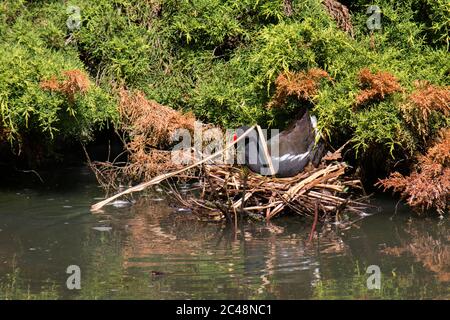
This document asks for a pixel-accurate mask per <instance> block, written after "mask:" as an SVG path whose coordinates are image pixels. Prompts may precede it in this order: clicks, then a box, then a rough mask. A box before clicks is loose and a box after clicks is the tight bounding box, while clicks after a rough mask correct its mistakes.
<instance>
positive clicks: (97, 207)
mask: <svg viewBox="0 0 450 320" xmlns="http://www.w3.org/2000/svg"><path fill="white" fill-rule="evenodd" d="M254 128H255V126H252V127H251V128H250V129H248V130H247V131H246V132H244V134H243V135H242V136H240V137H239V138H238V139H236V140H235V141H233V142H232V143H231V144H229V145H228V146H227V147H226V148H225V149H223V150H220V151H217V152H216V153H214V154H213V155H210V156H209V157H207V158H205V159H203V160H200V161H197V162H196V163H194V164H191V165H190V166H187V167H186V168H183V169H180V170H177V171H173V172H170V173H165V174H162V175H159V176H157V177H154V178H153V179H151V180H150V181H147V182H143V183H141V184H138V185H137V186H134V187H131V188H129V189H127V190H125V191H122V192H120V193H118V194H116V195H114V196H112V197H109V198H108V199H106V200H103V201H100V202H98V203H96V204H94V205H93V206H92V207H91V211H94V212H95V211H98V210H100V209H101V208H103V207H104V206H105V205H107V204H108V203H110V202H111V201H113V200H115V199H117V198H120V197H121V196H124V195H126V194H129V193H133V192H137V191H142V190H144V189H145V188H147V187H149V186H151V185H154V184H158V183H160V182H161V181H164V180H165V179H167V178H170V177H173V176H176V175H177V174H180V173H182V172H184V171H187V170H189V169H192V168H195V167H197V166H199V165H201V164H203V163H205V162H208V161H210V160H212V159H214V158H215V157H217V156H219V155H221V154H223V153H224V152H225V151H226V150H228V149H230V148H231V147H232V146H234V145H235V144H236V143H238V142H239V141H241V140H242V139H244V138H245V137H246V136H247V135H248V134H249V133H250V132H251V131H252V130H253V129H254Z"/></svg>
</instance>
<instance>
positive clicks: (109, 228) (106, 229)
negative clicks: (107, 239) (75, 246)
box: [92, 227, 112, 232]
mask: <svg viewBox="0 0 450 320" xmlns="http://www.w3.org/2000/svg"><path fill="white" fill-rule="evenodd" d="M92 229H94V230H97V231H100V232H109V231H111V230H112V228H111V227H93V228H92Z"/></svg>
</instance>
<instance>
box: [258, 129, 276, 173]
mask: <svg viewBox="0 0 450 320" xmlns="http://www.w3.org/2000/svg"><path fill="white" fill-rule="evenodd" d="M256 128H257V129H258V134H259V137H260V139H261V142H262V148H263V150H264V155H265V157H266V159H267V163H268V165H269V169H270V175H271V176H274V175H275V169H274V168H273V163H272V157H271V156H270V154H269V150H268V149H267V142H266V138H265V137H264V134H263V132H262V130H261V127H260V126H259V125H256Z"/></svg>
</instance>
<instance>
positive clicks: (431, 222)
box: [0, 168, 450, 299]
mask: <svg viewBox="0 0 450 320" xmlns="http://www.w3.org/2000/svg"><path fill="white" fill-rule="evenodd" d="M42 178H43V179H44V183H43V184H42V183H41V182H39V180H38V179H37V178H36V176H35V175H34V174H33V173H21V174H19V173H12V172H11V173H10V174H8V175H6V174H5V173H2V176H0V186H1V188H0V299H187V298H189V299H341V298H342V299H372V298H374V299H406V298H426V299H448V298H450V289H449V284H450V246H449V243H450V228H449V227H450V223H449V218H448V217H445V218H444V219H439V218H417V217H414V216H413V215H411V213H410V212H409V211H408V209H407V208H406V207H403V206H401V205H399V208H398V212H397V213H396V214H395V215H394V208H395V205H396V202H395V201H394V200H392V199H390V198H388V197H386V198H379V197H377V198H375V199H374V201H375V203H376V204H377V205H379V206H381V207H382V209H383V210H382V212H380V213H378V214H375V215H373V216H370V217H367V218H365V219H364V220H362V221H361V222H359V223H357V224H356V225H355V226H354V227H353V228H351V229H350V230H345V231H341V230H339V229H338V228H336V227H335V226H321V227H320V228H319V231H320V234H319V238H317V239H315V240H314V241H313V242H312V243H308V237H309V232H310V225H311V221H309V220H305V219H302V218H299V217H286V218H280V219H276V220H274V221H273V222H271V223H269V224H266V223H263V222H257V223H256V222H255V223H242V224H239V225H238V228H237V229H235V228H234V227H227V226H225V225H224V224H222V223H211V222H201V221H197V220H196V219H195V217H194V216H193V215H192V214H190V213H188V212H184V211H180V210H177V208H176V204H175V203H174V202H173V201H171V200H170V197H168V198H166V199H164V200H162V201H160V200H161V199H158V198H162V197H164V196H163V194H161V193H158V192H157V191H155V192H154V193H153V194H151V195H149V196H148V197H146V198H144V199H142V198H141V199H140V200H138V201H137V203H136V204H134V205H133V206H130V207H124V208H116V207H113V206H108V207H106V209H105V210H104V212H102V213H100V214H95V215H94V214H91V213H90V211H89V207H90V205H91V204H92V203H94V202H96V201H98V199H96V198H101V197H103V195H104V194H103V192H102V190H101V189H100V188H99V187H98V186H97V184H96V181H95V179H94V177H93V176H92V174H91V173H90V172H89V170H88V169H86V168H72V169H65V170H57V171H56V170H55V171H54V172H53V173H47V174H42ZM99 227H100V228H99ZM70 265H77V266H79V267H80V270H81V289H80V290H77V289H74V290H69V289H68V288H67V286H66V280H67V278H68V277H69V276H70V275H69V274H67V273H66V269H67V267H68V266H70ZM369 265H378V266H379V267H380V270H381V288H380V289H368V288H367V283H366V282H367V278H368V277H369V276H370V275H369V274H366V268H367V267H368V266H369Z"/></svg>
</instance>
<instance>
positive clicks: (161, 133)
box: [91, 88, 195, 191]
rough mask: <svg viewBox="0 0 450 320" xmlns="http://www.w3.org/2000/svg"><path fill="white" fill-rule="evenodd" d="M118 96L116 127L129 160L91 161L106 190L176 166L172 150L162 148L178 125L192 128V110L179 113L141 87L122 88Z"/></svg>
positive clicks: (173, 168) (148, 177)
mask: <svg viewBox="0 0 450 320" xmlns="http://www.w3.org/2000/svg"><path fill="white" fill-rule="evenodd" d="M119 98H120V99H119V106H118V108H119V114H120V118H121V122H120V125H121V126H120V128H119V129H120V131H121V132H122V133H123V138H122V140H123V141H124V146H125V149H126V152H127V155H128V161H127V162H126V163H124V164H117V163H115V162H114V161H112V162H94V163H91V167H92V169H93V170H94V172H95V173H96V175H97V180H98V181H99V182H100V183H101V184H102V185H103V187H104V188H105V189H106V190H107V191H109V190H115V189H118V184H129V183H133V182H140V181H143V180H144V181H145V180H150V179H151V178H152V177H154V176H156V175H158V174H160V173H163V172H167V171H171V170H175V169H179V168H180V165H178V164H175V163H173V162H172V156H171V152H170V151H167V150H164V149H165V148H166V147H168V146H169V145H170V144H171V143H172V142H173V141H172V137H173V135H174V133H175V132H176V130H177V129H188V130H189V131H191V132H192V131H193V130H194V122H195V118H194V116H193V115H192V114H182V113H180V112H178V111H176V110H173V109H171V108H170V107H167V106H163V105H161V104H159V103H157V102H155V101H152V100H148V99H147V98H146V97H145V95H144V93H142V92H141V91H128V90H126V89H124V88H121V89H119Z"/></svg>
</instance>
